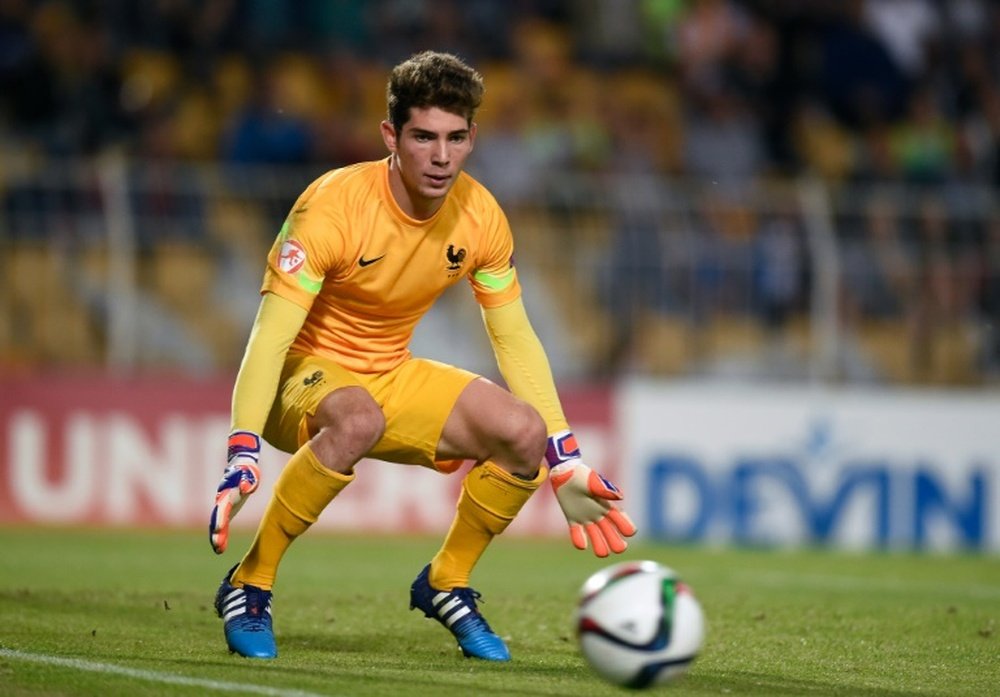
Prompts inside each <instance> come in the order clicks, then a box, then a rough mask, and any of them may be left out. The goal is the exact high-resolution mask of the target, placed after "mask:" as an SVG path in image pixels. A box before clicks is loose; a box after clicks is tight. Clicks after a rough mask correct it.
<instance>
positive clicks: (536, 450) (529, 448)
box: [497, 403, 547, 477]
mask: <svg viewBox="0 0 1000 697" xmlns="http://www.w3.org/2000/svg"><path fill="white" fill-rule="evenodd" d="M546 436H547V429H546V427H545V422H544V421H543V420H542V417H541V416H540V415H539V414H538V412H537V411H535V409H534V407H532V406H530V405H528V404H523V403H522V404H519V405H518V406H517V408H515V409H514V411H513V412H512V413H511V415H510V418H509V420H508V423H507V427H506V429H505V433H504V434H503V438H504V441H505V442H504V450H506V452H507V454H508V456H507V457H505V458H502V459H500V458H497V459H498V460H499V462H498V464H500V465H501V466H503V467H504V469H506V470H508V471H510V472H512V473H513V474H517V475H520V476H523V477H532V476H534V475H535V473H536V472H537V471H538V467H539V465H540V464H541V462H542V458H543V457H544V456H545V440H546Z"/></svg>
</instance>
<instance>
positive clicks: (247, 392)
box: [231, 293, 306, 434]
mask: <svg viewBox="0 0 1000 697" xmlns="http://www.w3.org/2000/svg"><path fill="white" fill-rule="evenodd" d="M305 318H306V311H305V310H304V309H303V308H301V307H299V306H298V305H297V304H295V303H292V302H290V301H288V300H286V299H284V298H281V297H279V296H275V295H274V294H272V293H265V294H264V297H263V298H262V299H261V302H260V307H259V308H258V310H257V317H256V319H255V320H254V323H253V329H252V330H251V331H250V340H249V341H248V342H247V348H246V352H245V353H244V354H243V361H242V363H240V370H239V373H238V374H237V376H236V385H235V386H234V387H233V396H232V414H231V419H232V421H231V427H232V430H234V431H252V432H254V433H258V434H259V433H263V430H264V424H265V423H266V422H267V414H268V412H269V411H270V410H271V404H272V403H273V402H274V396H275V395H276V394H277V392H278V382H279V380H280V377H281V366H282V364H283V363H284V360H285V353H286V352H287V351H288V347H289V346H291V345H292V341H293V340H294V339H295V336H296V334H298V333H299V329H300V328H301V327H302V323H303V322H304V321H305Z"/></svg>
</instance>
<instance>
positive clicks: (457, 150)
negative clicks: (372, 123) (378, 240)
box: [381, 107, 476, 219]
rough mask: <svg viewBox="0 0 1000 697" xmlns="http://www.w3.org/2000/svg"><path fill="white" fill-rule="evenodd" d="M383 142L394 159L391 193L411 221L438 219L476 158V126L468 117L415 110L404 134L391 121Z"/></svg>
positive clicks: (385, 126) (384, 125) (431, 109)
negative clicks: (471, 159) (472, 157)
mask: <svg viewBox="0 0 1000 697" xmlns="http://www.w3.org/2000/svg"><path fill="white" fill-rule="evenodd" d="M381 130H382V139H383V140H384V141H385V146H386V147H387V148H388V149H389V152H390V153H391V158H390V162H389V188H390V189H391V190H392V195H393V197H394V198H395V199H396V203H397V204H399V207H400V208H402V209H403V212H404V213H406V214H407V215H409V216H411V217H413V218H417V219H425V218H429V217H431V216H432V215H434V213H435V212H437V210H438V209H439V208H440V207H441V204H443V203H444V199H445V197H446V196H447V195H448V192H449V191H451V187H452V185H454V183H455V180H456V179H457V178H458V174H459V172H461V171H462V167H464V166H465V160H466V158H468V157H469V153H471V152H472V145H473V142H474V141H475V139H476V125H475V124H472V125H471V126H470V125H469V123H468V121H466V119H465V117H464V116H459V115H458V114H452V113H451V112H448V111H444V110H443V109H440V108H438V107H429V108H426V109H416V108H414V109H410V119H409V121H407V122H406V123H404V124H403V129H402V132H401V133H399V134H397V133H396V129H395V128H393V126H392V124H391V123H389V122H388V121H383V122H382V125H381Z"/></svg>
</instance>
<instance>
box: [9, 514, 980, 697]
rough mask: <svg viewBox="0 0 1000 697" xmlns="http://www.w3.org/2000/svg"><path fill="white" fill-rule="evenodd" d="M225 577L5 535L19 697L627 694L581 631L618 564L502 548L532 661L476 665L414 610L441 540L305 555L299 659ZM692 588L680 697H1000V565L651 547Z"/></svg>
mask: <svg viewBox="0 0 1000 697" xmlns="http://www.w3.org/2000/svg"><path fill="white" fill-rule="evenodd" d="M248 541H249V535H248V533H240V534H238V535H237V536H236V539H235V540H234V541H233V543H232V548H231V550H230V551H229V552H227V554H226V555H224V556H223V557H216V556H215V555H214V554H212V552H211V550H210V548H209V545H208V541H207V539H206V538H205V535H204V534H202V533H201V532H196V531H171V532H152V531H106V530H86V531H80V530H51V529H49V530H35V529H27V528H17V529H15V528H6V529H0V693H2V694H4V695H74V696H75V695H95V696H97V695H99V696H101V697H108V695H118V694H127V695H205V694H224V693H241V694H262V695H275V696H278V697H284V696H288V697H292V696H299V697H304V696H307V695H331V696H346V695H393V696H396V695H434V696H438V695H442V696H444V695H462V696H468V695H487V696H490V695H498V696H499V695H572V696H573V697H582V696H583V695H588V696H589V695H623V694H630V692H629V691H627V690H624V689H621V688H616V687H613V686H611V685H608V684H606V683H603V682H601V681H600V679H599V678H597V677H596V676H595V675H594V674H593V673H591V672H590V670H589V669H588V668H587V666H586V665H585V664H584V663H583V659H582V658H581V656H580V654H579V652H578V650H577V646H576V641H575V637H574V634H573V627H572V622H571V617H572V614H573V610H574V604H575V601H576V594H577V590H578V589H579V586H580V584H581V583H582V582H583V580H584V579H585V578H586V577H587V576H588V575H589V574H590V573H592V572H593V571H596V570H597V569H598V568H600V567H601V566H603V565H605V564H608V563H611V560H599V559H596V558H594V557H593V556H591V555H590V554H589V553H583V552H577V551H576V550H574V549H573V548H572V547H571V546H570V545H569V542H568V540H566V541H563V540H551V541H537V540H534V541H532V540H524V539H518V538H500V539H498V540H497V541H496V542H495V543H494V545H493V546H492V547H491V548H490V549H489V550H488V551H487V553H486V555H485V556H484V558H483V560H482V561H481V563H480V565H479V567H478V568H477V570H476V575H475V577H474V578H473V585H474V586H475V587H476V588H477V589H478V590H480V591H481V592H482V593H483V596H484V599H485V602H484V603H483V605H482V606H481V607H482V609H483V611H484V614H485V615H486V617H487V618H488V619H489V621H490V623H491V624H492V625H493V627H494V629H496V630H497V631H498V632H499V633H500V634H501V635H502V636H504V637H506V638H507V640H508V643H509V645H510V648H511V652H512V653H513V656H514V660H513V662H511V663H509V664H500V665H497V664H489V663H482V662H478V661H471V660H468V659H464V658H463V657H462V656H461V654H460V653H459V651H458V649H457V648H456V646H455V644H454V642H453V641H452V639H451V637H450V635H449V634H447V632H446V631H445V630H444V629H443V628H442V627H441V626H440V625H438V624H437V623H436V622H433V621H431V620H425V619H424V618H423V617H422V616H420V614H419V611H412V612H411V611H409V610H408V600H409V596H408V591H409V584H410V581H411V580H412V579H413V577H414V576H415V575H416V573H417V572H418V571H419V570H420V568H421V567H422V566H423V564H425V563H426V562H427V560H428V559H429V558H430V556H431V555H432V554H433V552H434V550H435V548H436V546H437V540H436V539H430V538H425V537H414V538H405V537H352V536H337V535H322V534H315V535H306V536H305V537H303V538H302V539H301V540H299V541H298V542H297V543H296V545H295V546H294V547H293V548H292V549H291V550H290V552H289V553H288V555H287V556H286V558H285V562H284V565H283V566H282V570H281V577H280V578H279V581H278V587H277V589H276V593H275V600H274V615H275V629H276V636H277V641H278V650H279V658H278V659H277V660H275V661H248V660H246V659H242V658H239V657H237V656H232V655H230V654H229V653H228V652H227V651H226V648H225V643H224V640H223V638H222V624H221V620H219V619H218V618H217V617H216V616H215V613H214V611H213V609H212V598H213V596H214V593H215V589H216V587H217V586H218V583H219V580H220V579H221V577H222V575H223V573H225V571H226V570H227V569H228V568H229V566H230V565H231V564H233V563H235V561H236V560H237V559H238V553H241V552H242V551H243V550H244V549H245V547H246V544H247V542H248ZM621 558H624V559H641V558H648V559H654V560H656V561H659V562H661V563H664V564H667V565H668V566H671V567H673V568H674V569H676V570H677V571H678V572H680V574H681V575H682V576H683V577H684V578H685V580H687V581H688V582H689V584H690V585H691V586H692V587H693V588H694V590H695V593H696V595H697V596H698V598H699V599H700V601H701V603H702V605H703V607H704V609H705V613H706V617H707V620H708V635H707V639H706V644H705V647H704V650H703V651H702V654H701V656H700V657H699V658H698V660H697V661H696V662H695V663H694V665H693V667H692V669H691V671H690V672H689V674H688V675H687V676H685V677H684V678H683V679H682V680H681V681H680V682H677V683H674V684H672V685H670V686H667V687H662V688H656V689H654V690H653V691H652V692H659V693H663V694H673V695H852V696H855V695H860V696H862V697H865V696H875V695H885V696H889V695H895V696H901V695H941V696H948V697H953V696H956V695H976V696H979V695H989V694H1000V626H998V620H1000V559H998V558H996V557H991V556H980V555H949V556H941V555H914V554H889V553H885V554H848V553H831V552H821V551H796V552H788V551H761V550H757V551H753V550H733V549H711V548H704V547H675V546H671V547H666V546H653V545H642V544H634V545H633V547H632V548H631V549H630V550H629V551H628V552H627V553H626V554H625V555H623V556H622V557H621Z"/></svg>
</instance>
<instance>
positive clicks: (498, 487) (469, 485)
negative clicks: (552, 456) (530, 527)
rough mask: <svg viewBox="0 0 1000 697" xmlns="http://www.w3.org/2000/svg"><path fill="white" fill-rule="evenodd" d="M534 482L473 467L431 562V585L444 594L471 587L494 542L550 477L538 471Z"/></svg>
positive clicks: (497, 469) (497, 470) (541, 469)
mask: <svg viewBox="0 0 1000 697" xmlns="http://www.w3.org/2000/svg"><path fill="white" fill-rule="evenodd" d="M538 469H539V471H538V475H537V476H536V477H535V478H534V479H521V478H520V477H515V476H514V475H513V474H511V473H510V472H508V471H507V470H505V469H503V468H502V467H499V466H497V465H495V464H493V463H492V462H484V463H483V464H482V465H480V466H479V467H474V468H473V469H472V470H471V471H470V472H469V473H468V474H467V475H465V480H464V481H463V482H462V493H461V494H460V495H459V497H458V506H457V508H458V510H457V512H456V513H455V519H454V521H452V524H451V529H450V530H449V531H448V535H447V537H445V539H444V544H443V545H442V546H441V549H440V550H439V551H438V553H437V554H436V555H434V558H433V559H432V560H431V571H430V577H429V579H428V580H429V581H430V584H431V586H433V587H434V588H438V589H441V590H451V589H452V588H464V587H466V586H468V585H469V576H470V575H471V573H472V567H474V566H475V565H476V562H477V561H479V557H481V556H482V554H483V552H485V551H486V547H487V546H488V545H489V544H490V542H491V541H492V540H493V538H494V537H495V536H497V535H499V534H500V533H502V532H503V531H504V530H506V529H507V526H508V525H510V522H511V521H512V520H514V516H516V515H517V513H518V511H520V510H521V507H522V506H524V504H525V503H527V501H528V499H529V498H531V495H532V494H533V493H534V492H535V489H537V488H538V487H539V486H540V485H541V483H542V482H543V481H545V477H546V476H547V474H548V471H547V470H546V468H544V467H539V468H538Z"/></svg>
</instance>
